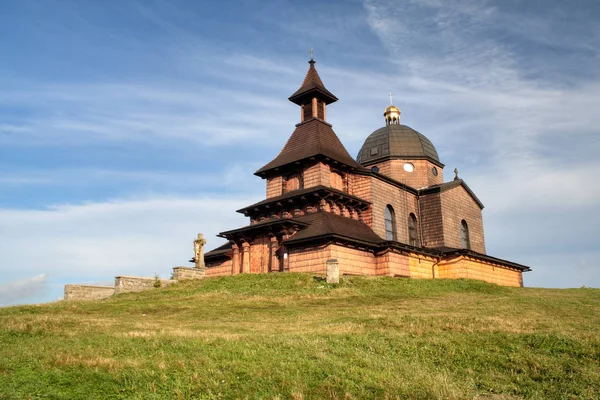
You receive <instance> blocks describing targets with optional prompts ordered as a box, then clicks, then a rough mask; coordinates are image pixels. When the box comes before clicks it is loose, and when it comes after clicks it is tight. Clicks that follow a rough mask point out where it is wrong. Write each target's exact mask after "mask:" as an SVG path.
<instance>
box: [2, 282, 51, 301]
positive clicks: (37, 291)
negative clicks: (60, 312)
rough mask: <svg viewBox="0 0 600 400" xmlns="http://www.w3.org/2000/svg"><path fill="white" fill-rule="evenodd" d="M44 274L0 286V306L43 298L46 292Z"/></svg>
mask: <svg viewBox="0 0 600 400" xmlns="http://www.w3.org/2000/svg"><path fill="white" fill-rule="evenodd" d="M47 284H48V282H47V279H46V274H39V275H36V276H33V277H30V278H24V279H19V280H16V281H13V282H9V283H5V284H1V285H0V306H2V305H7V304H14V303H19V302H22V301H27V300H29V299H31V298H39V297H40V296H44V295H45V294H46V292H47V291H48V287H47Z"/></svg>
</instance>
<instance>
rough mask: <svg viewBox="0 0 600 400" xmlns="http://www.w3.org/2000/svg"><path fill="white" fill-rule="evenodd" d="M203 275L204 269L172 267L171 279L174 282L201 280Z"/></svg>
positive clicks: (204, 273)
mask: <svg viewBox="0 0 600 400" xmlns="http://www.w3.org/2000/svg"><path fill="white" fill-rule="evenodd" d="M205 275H206V271H205V268H190V267H173V279H174V280H176V281H183V280H186V279H203V278H204V277H205Z"/></svg>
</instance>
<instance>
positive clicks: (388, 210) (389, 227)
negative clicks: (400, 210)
mask: <svg viewBox="0 0 600 400" xmlns="http://www.w3.org/2000/svg"><path fill="white" fill-rule="evenodd" d="M385 238H386V240H396V213H394V209H393V208H392V206H390V205H389V204H388V205H387V206H386V207H385Z"/></svg>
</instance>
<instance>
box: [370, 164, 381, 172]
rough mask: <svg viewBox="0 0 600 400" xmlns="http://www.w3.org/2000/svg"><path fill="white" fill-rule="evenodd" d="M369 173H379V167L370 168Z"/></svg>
mask: <svg viewBox="0 0 600 400" xmlns="http://www.w3.org/2000/svg"><path fill="white" fill-rule="evenodd" d="M371 171H373V172H375V173H378V172H379V167H378V166H377V165H374V166H372V167H371Z"/></svg>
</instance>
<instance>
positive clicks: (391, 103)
mask: <svg viewBox="0 0 600 400" xmlns="http://www.w3.org/2000/svg"><path fill="white" fill-rule="evenodd" d="M392 105H394V103H393V102H392V92H390V106H392Z"/></svg>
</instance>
